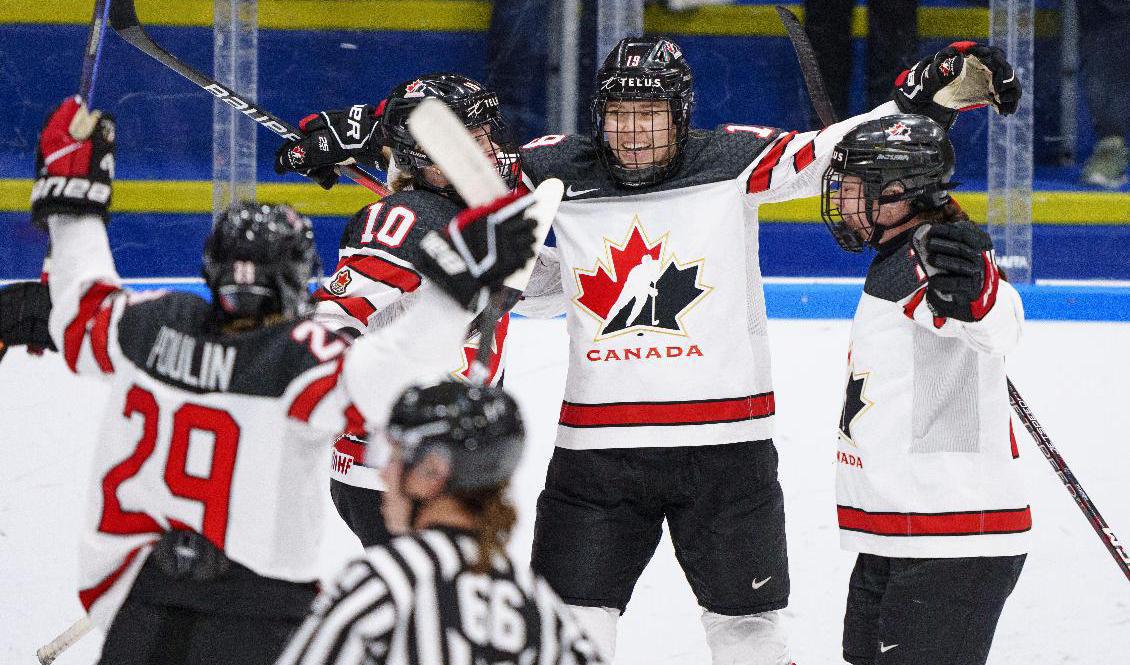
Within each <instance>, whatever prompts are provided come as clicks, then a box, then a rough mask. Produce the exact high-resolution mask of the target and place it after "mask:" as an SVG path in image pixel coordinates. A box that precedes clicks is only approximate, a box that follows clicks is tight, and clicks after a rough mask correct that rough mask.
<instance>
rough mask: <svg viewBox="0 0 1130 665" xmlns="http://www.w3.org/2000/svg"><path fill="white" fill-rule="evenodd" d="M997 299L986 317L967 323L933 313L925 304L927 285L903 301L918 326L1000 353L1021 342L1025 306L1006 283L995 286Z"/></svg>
mask: <svg viewBox="0 0 1130 665" xmlns="http://www.w3.org/2000/svg"><path fill="white" fill-rule="evenodd" d="M996 289H997V293H996V294H995V296H994V297H995V298H996V302H995V304H994V305H993V307H992V308H991V309H990V310H989V312H988V314H986V315H985V318H983V319H981V320H980V321H973V322H966V321H958V320H957V319H947V318H942V317H937V316H934V314H933V312H931V311H930V308H929V306H927V304H926V303H925V300H926V286H925V285H923V286H922V287H920V288H919V289H918V290H917V291H915V292H914V293H912V294H911V295H909V296H907V297H906V298H905V299H904V300H903V302H901V303H900V304H902V306H903V311H904V312H905V313H906V315H907V316H908V317H909V318H910V319H911V320H912V321H914V323H916V324H918V325H919V326H921V327H923V328H925V329H926V330H929V331H930V332H932V333H934V334H935V335H938V336H940V337H957V338H959V339H961V340H962V341H963V342H965V343H966V344H967V345H968V346H969V347H970V348H972V349H973V350H974V351H978V352H980V353H987V354H991V355H997V356H1003V355H1005V354H1006V353H1008V352H1010V351H1011V350H1012V349H1014V348H1016V345H1017V344H1019V343H1020V330H1021V326H1022V325H1023V323H1024V305H1023V303H1022V302H1021V300H1020V294H1018V293H1017V292H1016V289H1015V288H1013V287H1012V285H1011V284H1009V283H1008V282H1006V281H1004V280H1001V281H999V282H998V283H997V286H996Z"/></svg>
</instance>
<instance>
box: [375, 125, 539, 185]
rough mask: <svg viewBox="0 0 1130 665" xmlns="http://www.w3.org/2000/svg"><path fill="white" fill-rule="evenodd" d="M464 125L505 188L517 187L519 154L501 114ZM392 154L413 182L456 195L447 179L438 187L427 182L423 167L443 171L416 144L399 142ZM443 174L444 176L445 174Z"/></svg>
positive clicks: (520, 163) (518, 181)
mask: <svg viewBox="0 0 1130 665" xmlns="http://www.w3.org/2000/svg"><path fill="white" fill-rule="evenodd" d="M466 127H467V131H468V132H470V133H471V137H472V138H474V139H475V142H476V143H478V144H479V147H480V148H482V150H483V154H485V155H486V157H487V161H489V162H492V163H493V164H494V165H495V170H496V171H497V172H498V175H499V177H501V178H502V181H503V182H504V183H506V187H507V189H515V188H517V187H518V185H519V184H520V182H521V178H522V156H521V153H520V152H519V151H518V144H517V142H515V141H514V138H513V136H512V134H511V132H510V130H509V128H507V126H506V123H505V122H504V121H503V120H502V118H501V117H500V116H499V115H498V114H491V115H490V116H489V117H488V118H487V119H486V120H485V121H483V122H477V123H475V124H469V125H466ZM393 155H394V156H395V158H396V164H397V168H399V169H401V170H402V171H405V172H407V173H409V174H410V175H411V176H412V180H413V182H414V183H415V184H416V186H418V187H422V188H424V189H428V190H431V191H433V192H437V193H439V194H443V195H444V196H449V197H458V196H459V194H458V193H457V192H456V191H455V187H453V186H452V185H451V184H450V183H449V184H447V185H446V186H443V187H439V186H436V185H434V184H432V183H430V182H428V180H427V179H426V178H425V175H424V174H425V171H426V170H427V169H429V168H433V167H434V170H435V171H437V172H439V173H440V174H442V173H443V172H442V171H439V167H437V166H436V165H435V163H434V162H433V161H432V160H431V158H429V157H428V155H427V153H425V152H424V151H423V150H421V149H420V146H419V145H415V144H413V145H412V147H404V145H403V144H401V145H400V146H397V147H394V148H393ZM444 178H445V179H446V176H444Z"/></svg>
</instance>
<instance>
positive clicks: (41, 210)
mask: <svg viewBox="0 0 1130 665" xmlns="http://www.w3.org/2000/svg"><path fill="white" fill-rule="evenodd" d="M113 180H114V119H113V117H112V116H110V115H109V114H107V113H103V112H101V111H89V110H87V108H86V106H85V105H83V104H82V103H81V102H80V101H79V98H78V97H72V98H70V99H67V100H66V101H64V102H63V103H62V104H60V105H59V106H58V107H56V108H55V110H54V111H52V112H51V115H50V116H48V118H47V122H46V123H45V124H44V125H43V131H42V132H40V134H39V146H38V147H37V148H36V151H35V184H34V186H33V187H32V190H31V221H32V223H33V224H35V225H36V226H37V227H39V228H41V229H43V230H47V218H48V217H49V216H50V215H54V214H61V213H62V214H70V215H97V216H99V217H101V218H102V221H106V220H107V219H108V217H109V208H110V194H111V186H112V184H113Z"/></svg>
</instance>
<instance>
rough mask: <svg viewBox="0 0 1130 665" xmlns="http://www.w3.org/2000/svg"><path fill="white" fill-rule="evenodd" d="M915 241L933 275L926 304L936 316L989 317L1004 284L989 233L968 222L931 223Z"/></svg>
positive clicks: (920, 257) (923, 263) (922, 229)
mask: <svg viewBox="0 0 1130 665" xmlns="http://www.w3.org/2000/svg"><path fill="white" fill-rule="evenodd" d="M913 244H914V249H915V252H916V253H917V254H918V258H919V260H920V261H921V262H922V266H923V269H924V270H925V271H926V275H927V276H928V277H929V282H927V284H926V303H927V304H928V305H929V307H930V310H931V311H932V312H934V315H935V316H942V317H946V318H950V319H957V320H958V321H966V322H973V321H980V320H981V319H983V318H985V316H986V315H987V314H988V313H989V310H991V309H992V308H993V305H994V304H996V301H997V289H998V287H999V285H1000V271H999V270H998V269H997V265H996V262H995V261H994V260H993V254H992V250H993V241H992V239H990V238H989V234H988V233H986V232H985V231H983V230H982V229H980V228H978V227H977V226H975V225H974V224H973V223H971V222H967V221H960V222H954V223H952V224H929V225H926V226H922V227H919V228H918V230H916V231H915V233H914V243H913Z"/></svg>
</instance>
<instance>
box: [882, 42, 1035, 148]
mask: <svg viewBox="0 0 1130 665" xmlns="http://www.w3.org/2000/svg"><path fill="white" fill-rule="evenodd" d="M1020 95H1021V88H1020V82H1019V81H1018V80H1017V78H1016V74H1015V72H1013V69H1012V65H1010V64H1009V63H1008V60H1006V59H1005V57H1004V52H1003V51H1001V50H1000V49H999V48H997V47H995V46H982V45H979V44H977V43H976V42H954V43H953V44H950V45H949V46H947V47H946V48H944V49H942V50H941V51H938V52H937V53H936V54H934V55H932V56H930V57H928V58H924V59H922V60H920V61H918V63H917V64H915V65H914V66H913V67H911V68H910V69H909V70H907V71H904V72H903V73H902V74H900V75H899V77H898V79H897V80H896V81H895V93H894V99H895V103H896V104H897V105H898V107H899V109H900V110H901V111H902V112H904V113H917V114H919V115H924V116H927V117H929V118H931V119H932V120H935V121H936V122H938V123H940V124H941V125H942V126H944V127H950V126H951V125H952V124H953V121H954V119H955V118H956V117H957V113H958V112H959V111H968V110H970V109H974V108H979V107H981V106H985V105H986V104H992V106H993V108H995V109H996V110H997V112H998V113H1000V114H1001V115H1008V114H1010V113H1013V112H1015V111H1016V108H1017V106H1019V104H1020Z"/></svg>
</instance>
